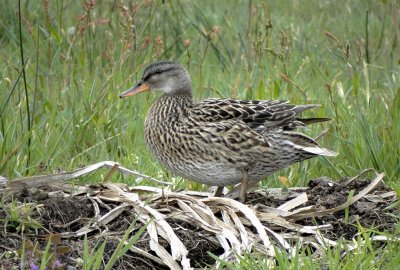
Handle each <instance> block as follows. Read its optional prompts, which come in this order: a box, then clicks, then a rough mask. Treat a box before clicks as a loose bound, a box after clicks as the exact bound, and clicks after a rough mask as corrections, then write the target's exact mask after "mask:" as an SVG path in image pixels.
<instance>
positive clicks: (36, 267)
mask: <svg viewBox="0 0 400 270" xmlns="http://www.w3.org/2000/svg"><path fill="white" fill-rule="evenodd" d="M29 267H30V268H31V270H40V266H39V265H36V264H35V262H30V263H29Z"/></svg>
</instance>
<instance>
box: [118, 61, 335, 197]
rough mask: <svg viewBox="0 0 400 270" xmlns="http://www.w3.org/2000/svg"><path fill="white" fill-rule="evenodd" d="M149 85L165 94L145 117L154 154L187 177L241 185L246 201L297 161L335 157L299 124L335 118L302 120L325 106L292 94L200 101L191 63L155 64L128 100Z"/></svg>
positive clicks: (219, 187)
mask: <svg viewBox="0 0 400 270" xmlns="http://www.w3.org/2000/svg"><path fill="white" fill-rule="evenodd" d="M146 91H160V92H161V93H162V94H161V96H160V97H158V99H157V100H156V101H155V102H154V103H153V104H152V106H151V107H150V109H149V111H148V114H147V116H146V119H145V122H144V139H145V142H146V144H147V146H148V149H149V150H150V152H151V153H152V155H153V156H154V157H155V158H156V159H157V160H158V161H159V162H160V163H161V164H162V165H163V166H164V167H166V169H168V170H169V171H171V172H172V173H173V174H175V175H178V176H181V177H183V178H184V179H187V180H191V181H195V182H199V183H202V184H206V185H210V186H216V187H217V189H216V192H215V194H214V195H215V196H221V195H222V192H223V189H224V187H226V186H231V185H236V184H241V185H240V187H239V200H240V201H241V202H245V200H246V194H247V191H248V187H249V183H257V182H259V181H261V180H262V179H265V178H266V177H267V176H269V175H271V174H272V173H274V172H277V171H279V170H282V169H283V168H286V167H288V166H289V165H291V164H293V163H296V162H301V161H304V160H307V159H310V158H313V157H317V156H335V155H336V153H335V152H333V151H331V150H328V149H325V148H322V147H321V146H319V145H318V143H317V142H316V141H315V140H314V139H313V138H311V137H309V136H307V135H305V134H303V133H300V132H298V131H297V130H299V129H301V128H304V127H306V126H307V125H309V124H312V123H318V122H324V121H328V120H330V119H329V118H301V117H300V114H301V113H303V112H304V111H306V110H309V109H312V108H316V107H318V106H319V105H318V104H308V105H295V104H291V103H289V102H288V101H285V100H237V99H233V98H209V99H205V100H201V101H195V100H194V99H193V90H192V81H191V78H190V75H189V73H188V71H187V69H186V68H185V67H184V66H183V65H181V64H179V63H175V62H171V61H160V62H155V63H152V64H150V65H148V66H147V67H146V68H145V69H144V72H143V76H142V77H141V79H140V80H139V81H138V82H137V83H136V84H135V85H134V86H133V87H132V88H130V89H128V90H126V91H124V92H123V93H121V94H120V98H126V97H129V96H134V95H137V94H139V93H142V92H146Z"/></svg>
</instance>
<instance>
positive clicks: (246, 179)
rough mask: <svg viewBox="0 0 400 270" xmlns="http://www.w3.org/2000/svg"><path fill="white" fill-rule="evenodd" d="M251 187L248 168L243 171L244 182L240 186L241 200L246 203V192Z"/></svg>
mask: <svg viewBox="0 0 400 270" xmlns="http://www.w3.org/2000/svg"><path fill="white" fill-rule="evenodd" d="M248 188H249V173H248V171H247V170H243V171H242V184H241V186H240V193H239V201H240V202H242V203H244V202H245V201H246V193H247V189H248Z"/></svg>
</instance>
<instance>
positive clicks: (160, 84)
mask: <svg viewBox="0 0 400 270" xmlns="http://www.w3.org/2000/svg"><path fill="white" fill-rule="evenodd" d="M149 90H158V91H161V92H163V93H164V94H167V95H190V96H191V95H192V83H191V80H190V76H189V73H188V72H187V70H186V69H185V68H184V67H183V66H182V65H181V64H176V63H174V62H156V63H153V64H150V65H149V66H148V67H147V68H146V69H145V70H144V72H143V76H142V79H141V80H140V81H139V82H137V83H136V85H135V86H134V87H132V88H131V89H129V90H127V91H125V92H123V93H122V94H120V95H119V97H120V98H123V97H128V96H133V95H136V94H138V93H140V92H144V91H149Z"/></svg>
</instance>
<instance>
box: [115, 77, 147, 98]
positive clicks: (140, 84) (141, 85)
mask: <svg viewBox="0 0 400 270" xmlns="http://www.w3.org/2000/svg"><path fill="white" fill-rule="evenodd" d="M149 90H150V85H149V84H148V83H146V82H143V81H140V82H138V83H137V84H136V85H135V86H134V87H132V88H131V89H129V90H126V91H125V92H123V93H121V94H120V95H119V97H120V98H124V97H129V96H134V95H136V94H139V93H140V92H144V91H149Z"/></svg>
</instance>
